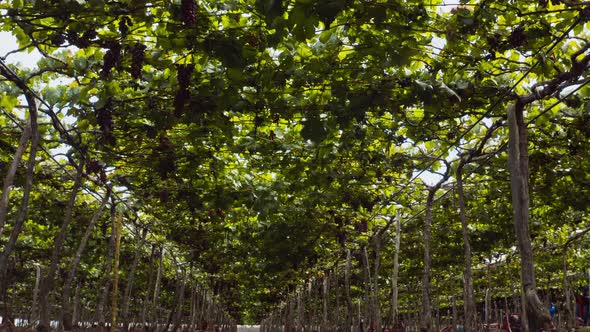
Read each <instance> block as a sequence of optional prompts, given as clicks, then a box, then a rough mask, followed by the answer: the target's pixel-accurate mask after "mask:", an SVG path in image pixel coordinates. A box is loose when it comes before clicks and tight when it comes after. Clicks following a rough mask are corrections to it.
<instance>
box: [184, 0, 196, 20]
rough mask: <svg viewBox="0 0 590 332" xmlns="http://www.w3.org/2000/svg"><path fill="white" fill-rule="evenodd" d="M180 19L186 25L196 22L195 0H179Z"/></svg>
mask: <svg viewBox="0 0 590 332" xmlns="http://www.w3.org/2000/svg"><path fill="white" fill-rule="evenodd" d="M180 19H181V20H182V22H183V23H184V24H186V25H188V26H193V25H195V24H196V23H197V2H196V1H195V0H182V1H181V3H180Z"/></svg>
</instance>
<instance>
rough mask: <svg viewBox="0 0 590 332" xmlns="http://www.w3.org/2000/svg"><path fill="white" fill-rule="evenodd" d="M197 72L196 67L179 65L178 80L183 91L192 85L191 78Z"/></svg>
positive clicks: (177, 67) (177, 68)
mask: <svg viewBox="0 0 590 332" xmlns="http://www.w3.org/2000/svg"><path fill="white" fill-rule="evenodd" d="M194 71H195V66H193V65H192V64H185V65H177V66H176V79H177V81H178V86H180V88H181V89H187V88H188V87H189V85H190V83H191V76H192V74H193V72H194Z"/></svg>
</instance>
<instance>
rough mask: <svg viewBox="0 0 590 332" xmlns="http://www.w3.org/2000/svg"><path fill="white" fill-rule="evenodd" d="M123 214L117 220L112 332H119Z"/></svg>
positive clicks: (118, 215)
mask: <svg viewBox="0 0 590 332" xmlns="http://www.w3.org/2000/svg"><path fill="white" fill-rule="evenodd" d="M121 219H122V217H121V214H120V213H119V214H117V218H115V232H116V233H115V259H114V263H113V264H114V266H113V294H112V299H111V301H112V302H111V312H112V315H111V332H116V331H117V295H118V292H119V257H120V255H121Z"/></svg>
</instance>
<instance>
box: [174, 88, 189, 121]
mask: <svg viewBox="0 0 590 332" xmlns="http://www.w3.org/2000/svg"><path fill="white" fill-rule="evenodd" d="M190 96H191V94H190V92H189V91H188V90H187V89H180V90H178V91H177V92H176V95H175V96H174V116H176V117H177V118H179V117H181V116H182V114H183V113H184V105H185V104H186V101H187V100H188V99H189V98H190Z"/></svg>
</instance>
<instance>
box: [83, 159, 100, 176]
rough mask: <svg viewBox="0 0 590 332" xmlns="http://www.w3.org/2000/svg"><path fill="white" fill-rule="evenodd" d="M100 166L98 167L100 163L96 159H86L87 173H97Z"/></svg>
mask: <svg viewBox="0 0 590 332" xmlns="http://www.w3.org/2000/svg"><path fill="white" fill-rule="evenodd" d="M101 169H102V167H100V163H99V162H98V160H95V159H92V160H86V173H88V174H98V173H99V172H100V170H101Z"/></svg>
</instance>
